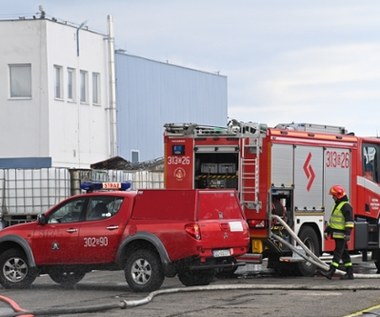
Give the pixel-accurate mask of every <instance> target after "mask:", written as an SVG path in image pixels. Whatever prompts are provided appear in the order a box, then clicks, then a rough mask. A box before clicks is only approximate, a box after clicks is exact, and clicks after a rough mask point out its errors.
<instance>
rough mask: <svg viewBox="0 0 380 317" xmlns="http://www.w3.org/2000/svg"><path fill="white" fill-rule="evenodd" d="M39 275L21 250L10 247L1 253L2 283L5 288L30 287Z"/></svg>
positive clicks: (0, 279) (0, 277) (0, 276)
mask: <svg viewBox="0 0 380 317" xmlns="http://www.w3.org/2000/svg"><path fill="white" fill-rule="evenodd" d="M37 275H38V273H37V270H36V268H32V267H30V266H29V263H28V261H27V259H26V256H25V254H24V252H22V251H21V250H18V249H9V250H6V251H4V252H3V253H1V254H0V284H1V285H3V287H4V288H12V289H22V288H28V287H30V285H31V284H32V283H33V281H34V280H35V279H36V277H37Z"/></svg>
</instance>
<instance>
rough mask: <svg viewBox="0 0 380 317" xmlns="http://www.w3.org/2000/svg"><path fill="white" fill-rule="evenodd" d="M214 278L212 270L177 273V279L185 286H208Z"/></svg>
mask: <svg viewBox="0 0 380 317" xmlns="http://www.w3.org/2000/svg"><path fill="white" fill-rule="evenodd" d="M214 276H215V271H214V270H201V271H182V272H180V273H178V279H179V280H180V281H181V283H182V284H183V285H185V286H197V285H208V284H210V283H211V282H212V281H213V279H214Z"/></svg>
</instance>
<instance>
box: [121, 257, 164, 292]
mask: <svg viewBox="0 0 380 317" xmlns="http://www.w3.org/2000/svg"><path fill="white" fill-rule="evenodd" d="M124 274H125V279H126V281H127V283H128V285H129V287H130V288H131V289H132V290H133V291H135V292H151V291H155V290H158V289H159V288H160V287H161V285H162V283H163V282H164V278H165V275H164V271H163V268H162V264H161V260H160V257H159V256H158V254H157V253H156V252H154V251H152V250H149V249H141V250H136V251H134V252H133V253H132V254H131V255H130V256H129V257H128V258H127V262H126V264H125V268H124Z"/></svg>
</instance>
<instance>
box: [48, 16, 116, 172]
mask: <svg viewBox="0 0 380 317" xmlns="http://www.w3.org/2000/svg"><path fill="white" fill-rule="evenodd" d="M77 32H78V34H79V37H78V38H79V41H77ZM48 43H49V49H48V61H49V62H48V63H49V65H50V67H49V72H48V76H49V82H50V84H52V83H54V80H55V79H54V77H55V73H54V65H58V66H62V68H63V82H64V85H63V96H64V97H63V98H62V99H56V98H55V96H54V94H53V93H51V94H50V98H49V102H50V104H51V105H52V107H51V109H50V110H51V111H50V116H49V122H50V124H51V125H50V129H49V130H50V135H51V140H50V149H51V151H50V153H51V155H52V157H53V165H54V166H66V167H89V165H90V164H92V163H95V162H98V161H102V160H104V159H107V158H109V145H110V144H109V128H108V122H109V121H108V113H107V109H108V98H109V96H108V89H109V87H108V82H109V79H108V65H107V60H108V56H107V46H106V45H107V41H106V40H105V36H102V35H99V34H97V33H92V32H88V31H86V30H83V29H81V30H79V31H78V29H75V28H71V27H70V28H68V27H67V26H65V25H62V24H57V23H55V24H54V23H52V24H51V25H49V28H48ZM78 43H79V56H78V46H77V44H78ZM68 68H71V69H74V70H75V79H76V80H75V81H76V85H75V88H76V89H75V100H74V101H70V100H68V98H67V89H68V88H67V82H68V78H67V77H68V74H67V69H68ZM80 71H85V72H87V75H88V78H87V79H88V92H87V97H88V101H87V102H81V101H80ZM94 72H95V73H99V74H100V79H101V87H100V100H101V101H100V103H99V104H94V103H93V102H92V93H93V91H92V84H93V82H92V74H93V73H94ZM50 91H52V92H53V91H54V87H53V86H51V89H50Z"/></svg>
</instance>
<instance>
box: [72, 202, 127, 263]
mask: <svg viewBox="0 0 380 317" xmlns="http://www.w3.org/2000/svg"><path fill="white" fill-rule="evenodd" d="M124 200H126V201H127V200H128V198H125V197H116V196H110V195H108V196H92V197H90V198H89V202H88V205H87V210H86V216H85V221H84V222H83V223H82V225H81V229H80V233H79V244H78V253H79V254H80V258H81V263H83V264H93V263H111V262H114V260H115V258H116V253H117V249H118V247H119V244H120V239H121V236H122V234H123V232H124V228H125V225H126V223H127V222H128V219H129V213H128V212H127V211H126V210H125V209H129V208H130V206H128V202H124Z"/></svg>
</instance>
